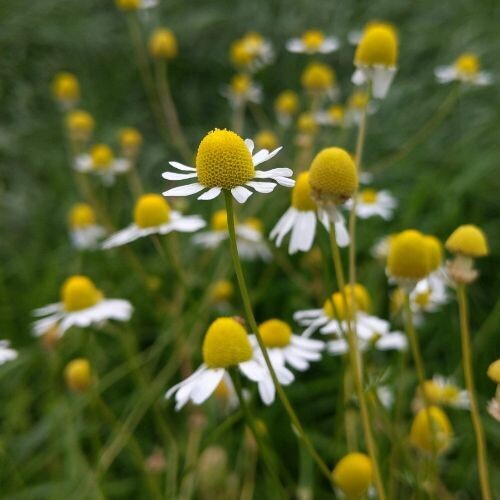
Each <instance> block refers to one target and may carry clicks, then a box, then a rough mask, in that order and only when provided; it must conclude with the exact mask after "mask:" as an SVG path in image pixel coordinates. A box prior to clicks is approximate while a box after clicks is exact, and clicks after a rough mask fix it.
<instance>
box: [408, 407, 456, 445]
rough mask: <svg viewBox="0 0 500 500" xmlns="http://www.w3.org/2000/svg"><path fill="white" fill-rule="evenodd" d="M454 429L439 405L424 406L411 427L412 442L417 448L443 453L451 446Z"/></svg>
mask: <svg viewBox="0 0 500 500" xmlns="http://www.w3.org/2000/svg"><path fill="white" fill-rule="evenodd" d="M452 438H453V429H452V427H451V423H450V421H449V420H448V417H447V416H446V413H445V412H444V411H443V410H441V408H439V407H438V406H430V407H429V408H422V409H421V410H420V411H419V412H418V413H417V415H416V416H415V418H414V420H413V423H412V425H411V429H410V442H411V444H412V445H413V446H415V447H416V448H418V449H420V450H422V451H426V452H431V453H432V451H433V449H434V448H435V450H436V452H437V453H443V452H444V451H446V449H447V448H448V447H449V446H450V444H451V440H452Z"/></svg>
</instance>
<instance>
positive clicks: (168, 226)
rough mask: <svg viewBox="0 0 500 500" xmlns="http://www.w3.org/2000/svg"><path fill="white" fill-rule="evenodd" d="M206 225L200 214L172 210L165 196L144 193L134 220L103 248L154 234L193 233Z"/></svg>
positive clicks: (135, 210)
mask: <svg viewBox="0 0 500 500" xmlns="http://www.w3.org/2000/svg"><path fill="white" fill-rule="evenodd" d="M202 227H205V221H204V220H203V219H202V218H201V217H199V216H198V215H190V216H184V215H182V214H181V213H180V212H176V211H175V210H171V209H170V207H169V205H168V203H167V201H166V200H165V198H163V197H162V196H161V195H159V194H154V193H150V194H144V195H142V196H141V197H140V198H139V199H138V200H137V202H136V204H135V207H134V222H133V223H132V224H130V226H128V227H126V228H125V229H122V230H121V231H118V232H117V233H115V234H113V235H112V236H110V237H109V238H108V239H107V240H106V241H105V242H104V243H103V244H102V248H104V249H108V248H113V247H117V246H121V245H126V244H127V243H130V242H132V241H135V240H137V239H139V238H143V237H145V236H150V235H152V234H161V235H163V234H168V233H171V232H173V231H179V232H182V233H192V232H194V231H197V230H198V229H201V228H202Z"/></svg>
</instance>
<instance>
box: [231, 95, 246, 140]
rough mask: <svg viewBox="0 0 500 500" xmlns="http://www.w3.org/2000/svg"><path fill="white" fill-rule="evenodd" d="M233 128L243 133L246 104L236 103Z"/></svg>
mask: <svg viewBox="0 0 500 500" xmlns="http://www.w3.org/2000/svg"><path fill="white" fill-rule="evenodd" d="M231 126H232V128H233V130H234V131H235V132H236V133H237V134H238V135H241V134H243V129H244V128H245V104H244V103H242V104H240V105H235V106H234V108H233V118H232V125H231Z"/></svg>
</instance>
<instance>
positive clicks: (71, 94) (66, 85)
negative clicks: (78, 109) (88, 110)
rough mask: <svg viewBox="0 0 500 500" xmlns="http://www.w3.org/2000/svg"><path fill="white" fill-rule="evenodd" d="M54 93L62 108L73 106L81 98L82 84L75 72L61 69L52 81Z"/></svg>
mask: <svg viewBox="0 0 500 500" xmlns="http://www.w3.org/2000/svg"><path fill="white" fill-rule="evenodd" d="M52 93H53V95H54V98H55V99H56V101H57V102H58V103H59V104H60V106H61V108H62V109H65V110H67V109H71V108H73V107H74V106H75V105H76V104H77V103H78V101H79V100H80V84H79V82H78V78H77V77H76V76H75V75H74V74H73V73H68V72H66V71H61V72H60V73H57V74H56V76H55V77H54V80H53V81H52Z"/></svg>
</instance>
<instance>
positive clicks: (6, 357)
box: [0, 340, 18, 365]
mask: <svg viewBox="0 0 500 500" xmlns="http://www.w3.org/2000/svg"><path fill="white" fill-rule="evenodd" d="M17 355H18V353H17V351H16V350H14V349H12V348H11V347H10V341H8V340H0V365H3V364H4V363H6V362H7V361H13V360H14V359H17Z"/></svg>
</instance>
